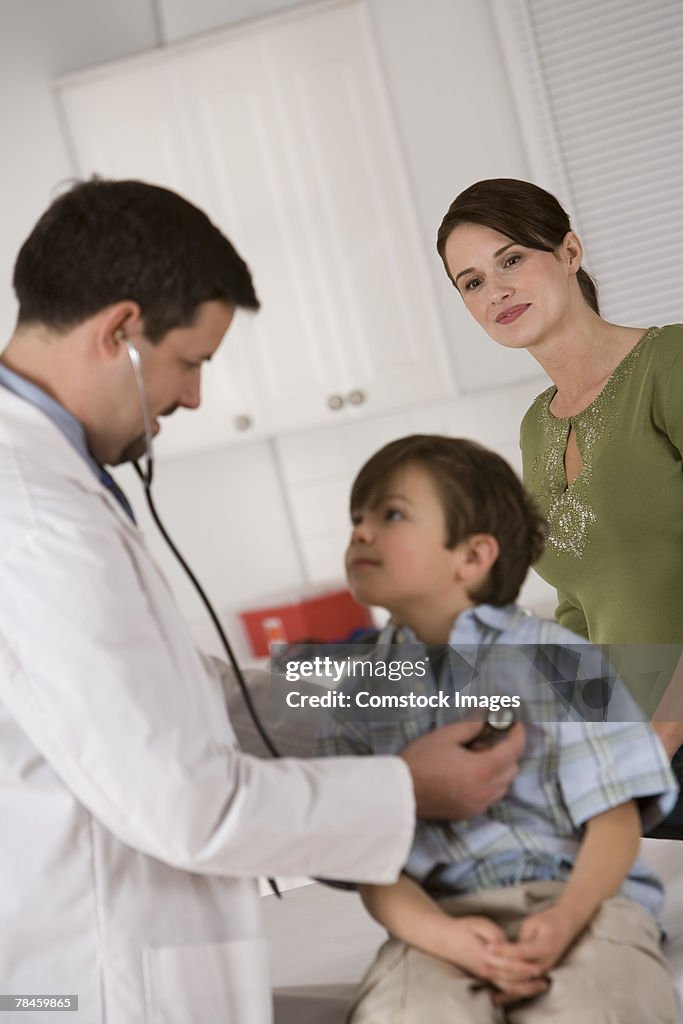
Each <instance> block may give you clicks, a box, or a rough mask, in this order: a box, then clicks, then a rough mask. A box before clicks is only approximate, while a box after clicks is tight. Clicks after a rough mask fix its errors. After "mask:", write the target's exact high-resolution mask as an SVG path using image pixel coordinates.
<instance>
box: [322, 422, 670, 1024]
mask: <svg viewBox="0 0 683 1024" xmlns="http://www.w3.org/2000/svg"><path fill="white" fill-rule="evenodd" d="M351 518H352V523H353V530H352V534H351V541H350V544H349V547H348V550H347V554H346V570H347V575H348V580H349V585H350V587H351V590H352V592H353V594H354V596H355V597H356V599H357V600H359V601H361V602H362V603H365V604H368V605H379V606H382V607H383V608H386V609H387V610H388V611H389V612H390V613H391V620H390V622H389V624H388V626H387V627H386V628H385V630H384V631H383V633H382V635H381V636H380V638H379V640H378V644H379V647H380V650H381V649H382V647H383V646H384V648H385V649H388V647H389V645H393V644H406V643H409V644H411V645H412V644H415V642H416V641H417V642H419V643H420V644H422V645H426V648H422V650H423V652H424V653H425V654H430V655H431V656H432V658H433V657H434V655H435V654H436V649H435V647H434V645H445V644H448V645H449V649H450V650H454V654H455V655H456V661H457V658H458V657H459V658H460V659H461V662H462V664H463V665H464V666H465V667H466V668H467V667H468V666H469V667H470V675H469V681H470V682H471V681H472V679H473V678H474V676H476V677H477V679H478V680H481V678H482V677H483V676H485V675H486V665H487V664H488V660H487V659H488V656H489V654H491V655H493V654H497V655H498V657H497V658H493V659H492V660H491V666H492V668H491V671H493V672H494V675H497V676H498V678H499V680H500V682H501V687H500V691H499V692H501V691H505V692H507V693H510V694H514V693H516V694H517V696H518V698H519V699H518V701H517V703H518V704H520V705H521V706H520V709H519V711H518V712H517V715H518V717H521V718H522V719H523V720H524V723H525V730H526V746H525V753H524V757H523V758H522V761H521V762H520V766H519V773H518V775H517V777H516V779H515V781H514V782H513V783H512V785H511V787H510V790H509V792H508V793H507V795H506V797H505V798H504V799H503V800H502V801H500V802H499V803H497V804H496V805H494V806H492V807H491V808H489V810H488V812H487V813H486V814H485V815H482V816H480V817H478V818H475V819H472V820H470V821H462V822H454V823H452V824H450V825H449V824H445V825H444V824H440V823H435V822H429V821H419V822H418V824H417V829H416V835H415V842H414V846H413V850H412V852H411V856H410V859H409V861H408V863H407V865H406V868H405V873H404V874H403V875H402V876H401V878H400V880H399V881H398V882H397V883H396V884H395V885H392V886H361V887H360V891H361V896H362V898H363V901H364V903H365V905H366V907H367V909H368V910H369V912H370V913H371V914H372V916H373V917H375V918H376V919H377V920H378V921H379V922H380V923H381V924H382V925H384V926H385V927H386V928H387V930H388V931H389V933H390V935H391V936H392V938H390V939H389V941H388V942H387V943H386V944H385V945H384V946H383V947H382V948H381V950H380V951H379V953H378V955H377V958H376V960H375V962H374V964H373V965H372V967H371V968H370V970H369V972H368V974H367V976H366V978H365V979H364V981H363V984H362V986H361V989H360V992H359V994H358V996H357V999H356V1001H355V1004H354V1007H353V1010H352V1012H351V1015H350V1017H349V1021H350V1022H353V1024H380V1022H382V1024H418V1022H424V1024H441V1022H442V1021H443V1024H459V1022H461V1021H462V1022H465V1021H467V1022H482V1024H483V1022H493V1021H502V1020H507V1021H508V1022H510V1024H512V1022H514V1024H532V1022H536V1021H538V1022H540V1021H544V1022H545V1021H549V1020H552V1021H553V1022H556V1024H558V1022H567V1024H568V1022H572V1024H575V1022H576V1021H577V1020H581V1022H582V1024H589V1022H596V1024H597V1022H598V1021H600V1022H607V1021H609V1022H613V1024H617V1022H618V1024H644V1022H645V1021H647V1022H648V1024H655V1022H658V1024H660V1022H661V1024H674V1022H675V1021H676V1020H677V1011H676V1006H675V1001H674V995H673V991H672V988H671V983H670V978H669V972H668V967H667V964H666V961H665V960H664V958H663V956H662V954H661V952H660V949H659V942H660V934H659V928H658V926H657V923H656V918H655V915H656V914H657V912H658V910H659V909H660V907H661V902H662V889H661V885H660V884H659V882H658V880H657V879H656V878H655V877H654V876H653V875H652V874H651V873H650V872H649V870H648V869H647V868H646V867H645V866H644V865H642V864H639V863H638V862H637V861H636V862H635V863H634V861H635V857H636V854H637V851H638V847H639V841H640V835H641V830H642V827H643V824H645V825H647V826H649V825H651V824H652V823H653V821H655V820H659V818H660V817H662V816H663V815H664V814H665V813H666V812H667V810H668V809H669V808H670V807H671V806H672V804H673V802H674V800H675V796H674V794H675V790H676V787H675V781H674V779H673V776H672V774H671V771H670V768H669V764H668V760H667V758H666V755H665V753H664V751H663V748H662V747H661V746H660V744H659V741H658V739H657V737H656V736H655V733H654V731H653V730H652V729H651V728H650V727H649V725H647V724H645V723H643V722H642V721H639V720H637V719H638V717H639V716H638V714H637V711H633V713H629V712H627V713H626V714H624V713H623V708H624V707H631V705H630V702H629V699H628V696H627V697H626V703H625V704H624V703H623V701H622V703H621V704H620V707H621V708H622V713H621V718H622V720H621V721H593V722H591V721H586V720H583V719H582V718H581V716H578V720H577V716H576V715H573V716H572V715H571V714H570V715H566V714H565V715H564V716H563V715H562V714H559V713H558V712H557V710H556V711H555V712H551V713H550V714H548V713H547V710H548V707H551V706H552V705H553V702H554V705H555V707H556V708H557V707H558V706H560V705H561V706H562V707H568V706H569V705H568V704H566V702H565V703H564V704H563V703H562V701H561V700H559V701H558V699H556V698H557V694H561V693H566V692H567V689H566V685H565V689H564V690H563V689H562V685H559V684H558V678H559V677H562V680H561V682H562V684H563V685H564V684H571V682H572V673H574V675H575V678H576V679H579V678H583V679H584V681H585V680H586V678H587V676H586V668H585V664H584V665H583V666H582V664H581V662H582V658H583V657H584V655H585V657H587V658H588V661H589V663H590V664H591V665H592V666H593V668H594V667H595V663H596V659H595V656H593V657H591V652H592V653H593V655H595V654H596V652H597V649H595V648H591V647H590V645H585V646H583V647H582V646H581V645H582V643H584V642H583V641H581V640H580V638H577V637H575V636H574V635H573V634H571V633H568V632H567V631H566V630H564V629H562V628H561V627H560V626H558V625H557V624H556V623H552V622H546V621H544V620H541V619H537V618H535V617H534V616H530V615H528V614H526V613H525V612H523V611H522V610H521V609H520V608H518V607H517V606H516V605H515V604H514V601H515V598H516V597H517V594H518V592H519V588H520V586H521V584H522V582H523V580H524V577H525V575H526V572H527V570H528V568H529V566H530V565H531V564H532V562H533V561H535V559H536V558H537V557H538V556H539V554H540V552H541V549H542V545H543V522H542V520H541V518H540V516H539V514H538V513H537V512H536V510H535V508H534V506H533V504H532V502H531V501H530V499H529V498H528V496H527V495H526V493H525V491H524V489H523V487H522V485H521V483H520V482H519V480H518V479H517V477H516V476H515V474H514V473H513V471H512V470H511V469H510V467H509V466H508V465H507V463H506V462H505V461H504V460H503V459H502V458H500V457H499V456H497V455H495V454H494V453H493V452H490V451H487V450H486V449H484V448H482V447H480V446H479V445H477V444H474V443H473V442H469V441H464V440H459V439H453V438H447V437H437V436H423V435H416V436H412V437H406V438H403V439H401V440H398V441H394V442H392V443H391V444H389V445H387V446H386V447H384V448H383V449H381V451H379V452H377V453H376V454H375V455H374V456H373V457H372V458H371V459H370V460H369V461H368V462H367V463H366V465H365V466H364V467H363V468H362V469H361V471H360V473H359V475H358V477H357V478H356V481H355V483H354V485H353V488H352V492H351ZM502 645H505V646H502ZM404 649H405V650H407V648H404ZM393 650H394V652H395V651H396V648H395V647H394V648H393ZM553 651H555V652H556V655H557V656H555V655H553V653H552V652H553ZM458 652H460V653H459V654H458ZM468 652H470V653H469V654H468ZM471 652H475V654H474V655H472V653H471ZM558 652H559V653H558ZM577 652H578V653H577ZM582 652H583V653H582ZM597 653H598V655H599V652H597ZM473 658H474V661H473ZM448 660H449V656H448V655H447V656H446V661H448ZM475 662H476V670H477V671H476V672H474V673H473V671H472V669H471V665H472V664H474V663H475ZM598 664H601V665H602V664H604V663H601V662H600V657H598ZM549 665H550V666H552V667H551V668H548V666H549ZM558 666H561V667H560V668H559V670H558ZM520 669H521V670H520ZM506 673H507V675H506ZM456 674H457V670H456ZM597 674H598V675H600V673H597ZM465 675H467V673H465ZM588 676H590V670H589V671H588ZM441 681H442V680H439V679H437V678H436V675H435V673H434V672H432V673H431V674H430V675H428V676H427V678H426V679H425V680H419V682H418V681H416V679H415V678H409V679H407V680H406V682H405V686H404V688H408V689H412V690H413V691H415V690H416V689H417V688H419V689H420V693H421V694H423V695H425V694H429V693H438V692H439V688H440V682H441ZM456 682H457V680H456ZM598 682H600V683H601V684H605V685H609V686H611V687H612V690H613V693H614V694H615V695H616V693H617V690H618V685H619V684H617V685H616V688H615V687H614V680H611V679H609V677H608V676H607V675H606V674H605V673H604V669H602V678H600V679H599V680H598ZM494 683H495V679H494ZM593 683H595V679H594V680H593ZM401 685H402V684H400V683H399V684H394V686H395V687H396V686H399V687H400V686H401ZM448 685H449V687H450V689H449V691H448V692H449V693H451V697H452V695H453V693H454V679H453V677H450V679H449V684H448ZM361 687H362V688H363V689H364V690H366V691H367V690H368V689H369V684H368V680H367V678H366V677H364V678H363V680H362V683H360V684H358V683H355V682H354V681H349V682H348V683H347V684H345V687H344V689H345V691H346V692H347V693H348V694H349V695H350V696H349V699H348V703H347V709H346V710H344V709H342V708H336V709H335V710H334V711H333V712H332V713H331V717H330V719H329V720H328V722H327V723H326V725H325V726H324V731H323V736H322V737H321V740H320V749H321V751H322V752H324V753H328V754H347V753H354V754H358V753H389V752H396V751H397V750H400V749H401V747H402V746H403V745H404V744H405V743H406V742H407V741H408V740H409V739H410V738H413V737H414V735H415V734H417V733H420V732H425V731H427V730H429V729H430V728H433V727H434V726H435V725H436V724H440V721H439V720H437V719H436V718H435V712H434V711H433V709H431V708H429V707H427V708H426V709H424V710H422V711H408V712H406V711H403V712H397V713H396V715H395V717H393V718H387V716H386V714H384V713H382V715H380V716H379V717H375V719H374V720H372V712H370V713H369V715H368V717H366V718H365V719H363V717H361V713H359V712H358V710H357V709H356V710H348V709H349V708H354V707H356V705H355V704H354V700H353V695H354V692H357V691H359V690H360V689H361ZM455 689H457V685H456V686H455ZM579 689H580V688H579ZM489 692H490V691H489ZM578 692H579V691H578V690H577V693H578ZM589 704H590V700H588V701H587V705H589ZM544 707H545V711H546V713H545V714H544V713H543V708H544ZM366 714H367V713H366ZM459 714H462V712H459ZM572 717H573V719H574V720H567V719H568V718H569V719H571V718H572ZM598 717H601V715H600V716H598ZM608 717H609V716H608ZM628 717H630V718H631V720H630V721H626V720H624V719H626V718H628ZM549 718H550V719H551V720H548V719H549ZM560 719H561V720H560ZM473 732H474V730H473ZM467 756H471V757H476V756H477V753H476V749H475V750H473V751H472V752H471V753H468V754H467ZM615 894H616V895H615ZM504 1005H505V1006H506V1009H505V1010H503V1008H502V1007H503V1006H504ZM505 1014H507V1016H505Z"/></svg>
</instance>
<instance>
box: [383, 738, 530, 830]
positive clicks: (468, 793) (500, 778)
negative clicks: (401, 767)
mask: <svg viewBox="0 0 683 1024" xmlns="http://www.w3.org/2000/svg"><path fill="white" fill-rule="evenodd" d="M480 730H481V722H455V723H454V724H452V725H444V726H442V727H441V728H440V729H435V730H434V732H429V733H425V735H424V736H420V737H419V738H418V739H416V740H413V742H412V743H409V744H408V746H407V747H404V749H403V750H402V751H401V754H400V756H401V757H402V758H403V760H404V761H405V762H406V764H407V765H408V768H409V769H410V773H411V775H412V777H413V787H414V789H415V801H416V804H417V814H418V816H419V817H421V818H440V819H445V820H450V821H453V820H458V819H464V818H473V817H476V815H478V814H482V813H483V812H484V811H485V810H486V808H487V807H489V806H490V805H491V804H493V803H495V802H496V801H497V800H500V798H501V797H502V796H503V795H504V794H505V793H506V792H507V790H508V788H509V786H510V783H511V782H512V780H513V779H514V777H515V775H516V774H517V762H518V760H519V759H520V757H521V756H522V752H523V750H524V727H523V726H522V724H521V723H519V722H518V723H517V724H516V725H513V727H512V728H511V729H510V730H509V732H508V733H507V735H506V736H505V739H503V740H500V741H499V742H498V743H497V744H496V745H495V746H493V747H489V748H487V749H485V750H466V749H465V748H464V744H465V743H469V742H470V740H473V739H474V737H475V736H476V735H477V734H478V733H479V732H480Z"/></svg>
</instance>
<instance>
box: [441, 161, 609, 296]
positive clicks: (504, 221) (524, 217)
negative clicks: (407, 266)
mask: <svg viewBox="0 0 683 1024" xmlns="http://www.w3.org/2000/svg"><path fill="white" fill-rule="evenodd" d="M460 224H481V225H482V226H483V227H486V228H491V230H492V231H499V232H500V234H501V235H506V236H507V237H508V238H511V239H512V241H513V242H516V243H517V244H518V245H524V246H526V247H527V248H528V249H541V250H543V252H555V251H556V250H557V249H559V247H560V246H561V245H562V241H563V239H564V236H565V235H566V234H567V232H568V231H571V230H572V226H571V223H570V220H569V216H568V214H567V213H566V211H565V210H564V208H563V207H562V206H561V205H560V203H559V202H558V200H557V199H556V198H555V196H553V195H551V194H550V192H546V191H545V189H543V188H539V186H538V185H533V184H532V183H531V182H530V181H520V180H519V179H517V178H488V179H487V180H485V181H478V182H476V183H475V184H474V185H470V187H469V188H466V189H465V191H464V192H461V193H460V195H459V196H457V198H455V199H454V200H453V202H452V203H451V205H450V206H449V208H448V212H447V214H446V216H445V217H444V219H443V220H442V221H441V226H440V227H439V231H438V233H437V236H436V248H437V252H438V253H439V256H440V257H441V259H442V262H443V265H444V267H445V269H446V273H447V274H448V276H449V278H450V280H451V282H452V283H453V284H454V285H455V281H454V280H453V278H452V277H451V274H450V271H449V269H448V266H447V264H446V256H445V249H446V242H447V241H448V238H449V236H450V235H451V233H452V232H453V231H454V230H455V228H457V227H458V226H459V225H460ZM576 280H577V283H578V285H579V288H580V289H581V294H582V295H583V297H584V299H585V301H586V302H587V303H588V305H589V306H590V308H591V309H592V310H593V312H595V313H598V314H599V313H600V306H599V303H598V289H597V286H596V284H595V281H594V280H593V278H592V277H591V276H590V274H589V273H588V272H587V271H586V270H584V269H583V267H581V268H580V269H579V271H578V273H577V275H576ZM456 288H457V285H456Z"/></svg>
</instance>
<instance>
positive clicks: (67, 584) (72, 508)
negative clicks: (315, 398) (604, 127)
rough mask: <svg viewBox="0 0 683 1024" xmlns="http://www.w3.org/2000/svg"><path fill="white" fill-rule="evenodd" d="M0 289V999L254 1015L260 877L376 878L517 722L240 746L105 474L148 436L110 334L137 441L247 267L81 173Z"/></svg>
mask: <svg viewBox="0 0 683 1024" xmlns="http://www.w3.org/2000/svg"><path fill="white" fill-rule="evenodd" d="M14 286H15V290H16V294H17V298H18V301H19V317H18V323H17V327H16V331H15V333H14V335H13V337H12V339H11V340H10V342H9V344H8V346H7V348H6V349H5V351H4V353H3V354H2V357H1V358H0V581H1V585H0V822H2V825H1V828H2V841H1V842H0V878H1V879H2V896H1V897H0V900H1V910H0V913H1V917H2V928H1V929H0V978H1V979H2V982H1V986H2V992H3V993H17V994H19V993H23V994H36V995H57V996H59V995H77V996H78V999H79V1011H80V1013H81V1016H80V1018H79V1019H81V1020H83V1021H87V1024H105V1022H106V1024H152V1022H155V1024H176V1022H177V1024H200V1022H201V1024H209V1022H210V1024H217V1022H224V1024H266V1022H268V1021H269V1020H270V1019H271V1011H270V996H269V986H268V966H267V953H266V949H265V947H264V939H263V937H262V931H261V922H260V915H259V904H258V898H257V891H256V888H255V884H254V881H253V879H254V877H255V876H258V875H267V874H275V873H278V874H282V875H298V874H312V875H314V874H318V875H325V876H327V877H331V878H353V879H356V880H362V881H365V882H374V883H387V882H392V881H393V880H394V879H395V878H396V877H397V875H398V873H399V871H400V869H401V867H402V865H403V863H404V861H405V859H406V856H407V853H408V850H409V848H410V844H411V841H412V837H413V823H414V814H415V809H416V806H417V812H418V813H419V814H421V815H423V816H428V817H445V818H457V817H467V816H470V815H473V814H476V813H479V812H481V811H482V810H483V809H484V808H485V807H486V806H487V805H488V804H489V803H491V802H492V801H493V800H495V799H498V798H499V797H500V796H501V795H502V794H503V792H504V791H505V790H506V788H507V786H508V784H509V782H510V780H511V779H512V777H513V776H514V774H515V770H516V759H517V757H518V756H519V755H520V753H521V747H522V742H523V740H522V735H521V727H517V729H516V730H515V731H514V732H513V735H512V736H511V737H510V738H509V739H508V740H507V741H506V742H505V743H504V744H502V745H501V746H499V747H498V748H496V749H495V750H494V751H491V752H488V753H484V754H482V753H480V754H475V753H472V752H470V751H467V750H465V749H463V747H462V745H461V744H462V743H464V742H466V741H467V740H468V739H470V738H471V736H472V735H473V734H474V732H476V730H477V728H478V726H475V725H474V724H470V725H457V726H450V727H448V728H446V729H443V730H440V731H439V732H437V733H435V734H432V735H431V736H428V737H424V738H422V739H421V740H419V741H417V742H416V743H414V744H411V745H410V746H408V747H407V748H406V749H405V751H404V752H403V754H402V756H401V757H385V758H382V757H374V758H344V759H343V763H342V762H341V761H340V760H338V759H337V760H335V759H331V760H330V759H326V760H324V761H318V760H310V761H296V760H287V759H285V760H279V761H278V760H275V761H266V760H260V759H258V758H254V757H251V756H248V755H246V754H243V753H241V752H240V751H239V749H238V748H237V744H236V741H235V738H234V733H233V731H232V729H231V727H230V723H229V721H228V719H227V716H226V711H225V705H224V700H223V693H222V689H221V684H220V681H219V679H218V678H217V677H216V675H215V674H214V672H213V671H212V669H211V667H210V665H209V664H208V662H207V661H205V660H204V659H203V658H202V656H201V654H200V653H199V652H198V651H197V650H196V648H195V647H194V645H193V643H192V640H191V636H190V634H189V632H188V629H187V627H186V626H185V624H184V622H183V621H182V619H181V617H180V615H179V613H178V611H177V609H176V606H175V604H174V601H173V597H172V595H171V593H170V592H169V589H168V587H167V585H166V582H165V580H164V579H163V577H162V575H161V573H160V572H159V570H158V569H157V567H156V566H155V564H154V563H153V561H152V560H151V558H150V556H149V554H148V552H147V550H146V548H145V544H144V541H143V538H142V536H141V534H140V532H139V531H138V529H137V527H136V526H135V523H134V521H133V519H132V514H131V512H130V508H129V506H128V504H127V501H126V499H125V496H124V495H123V494H122V493H121V492H120V491H119V490H118V489H117V487H116V485H115V484H114V482H113V480H112V478H111V477H110V476H109V474H108V473H107V471H106V470H105V469H104V466H105V465H115V464H118V463H121V462H124V461H126V460H129V459H135V458H137V457H138V456H140V455H141V453H142V452H143V451H144V430H143V413H142V410H141V406H140V400H139V395H138V390H137V387H136V381H135V376H134V373H133V369H132V366H131V361H130V358H129V347H128V344H127V343H128V342H132V343H133V344H134V345H135V347H136V348H137V350H138V351H139V353H140V359H141V369H142V376H143V378H144V381H145V387H146V391H147V394H148V400H149V405H150V409H151V417H152V429H153V432H154V433H156V432H157V431H158V430H159V429H160V422H159V417H160V416H163V415H167V414H169V413H171V412H173V410H174V409H176V408H178V407H179V406H184V407H188V408H195V407H196V406H198V405H199V380H200V371H201V367H202V364H203V363H204V362H205V361H207V360H208V359H210V358H211V356H212V355H213V353H214V352H215V351H216V349H217V347H218V345H219V344H220V342H221V339H222V338H223V335H224V334H225V332H226V330H227V329H228V327H229V325H230V322H231V319H232V316H233V312H234V310H235V308H236V307H237V306H243V307H246V308H249V309H256V308H258V300H257V298H256V295H255V293H254V290H253V286H252V282H251V278H250V275H249V271H248V269H247V267H246V265H245V264H244V263H243V261H242V260H241V259H240V257H239V256H238V255H237V253H236V252H235V250H234V249H233V247H232V246H231V245H230V243H229V242H228V241H227V239H226V238H224V237H223V235H222V234H221V233H220V232H219V231H218V229H217V228H216V227H214V226H213V225H212V224H211V223H210V221H209V220H208V219H207V218H206V216H205V215H204V214H203V213H201V212H200V211H199V210H197V209H196V208H195V207H193V206H191V205H190V204H189V203H187V202H186V201H184V200H183V199H181V198H180V197H179V196H177V195H175V194H174V193H172V192H169V191H166V190H164V189H160V188H156V187H153V186H150V185H144V184H141V183H139V182H107V181H97V180H93V181H90V182H86V183H84V184H79V185H76V186H75V187H74V188H73V189H71V191H69V192H67V193H66V194H64V195H62V196H61V197H60V198H58V199H57V200H56V201H55V202H54V203H53V204H52V206H51V207H50V208H49V209H48V210H47V212H46V213H45V214H44V216H43V217H42V218H41V220H40V221H39V222H38V224H37V225H36V227H35V228H34V230H33V232H32V233H31V235H30V236H29V238H28V240H27V241H26V242H25V244H24V246H23V247H22V249H21V252H20V254H19V257H18V260H17V263H16V268H15V274H14ZM293 938H294V939H296V936H293ZM5 1019H6V1020H7V1021H8V1024H9V1022H10V1021H14V1020H16V1021H17V1022H18V1024H31V1022H32V1021H44V1019H45V1017H44V1013H43V1012H41V1011H39V1010H35V1011H28V1012H27V1011H22V1012H21V1013H20V1014H19V1013H17V1014H16V1016H15V1014H13V1013H10V1014H8V1016H7V1017H6V1018H5V1017H3V1020H5ZM58 1019H65V1020H67V1021H71V1020H73V1019H75V1018H73V1017H71V1016H65V1015H64V1014H62V1015H60V1014H59V1012H57V1013H56V1014H55V1016H54V1017H52V1016H51V1017H50V1020H51V1021H52V1020H55V1021H56V1020H58Z"/></svg>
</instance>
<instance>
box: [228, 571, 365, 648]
mask: <svg viewBox="0 0 683 1024" xmlns="http://www.w3.org/2000/svg"><path fill="white" fill-rule="evenodd" d="M240 618H241V620H242V622H243V623H244V626H245V629H246V631H247V634H248V636H249V643H250V646H251V650H252V653H253V654H254V655H256V657H259V658H260V657H263V656H265V655H268V654H269V653H270V645H271V644H272V643H296V642H297V641H299V640H326V641H327V640H337V641H339V640H343V639H344V638H345V637H346V636H348V634H349V633H351V632H352V630H354V629H363V628H371V627H372V617H371V615H370V611H369V609H367V608H365V607H364V606H363V605H361V604H358V602H357V601H354V599H353V597H352V596H351V594H350V593H349V591H348V590H345V589H344V588H338V589H335V590H326V591H323V592H320V591H319V590H318V591H314V592H304V593H301V592H298V593H297V594H296V596H293V597H292V599H291V600H290V601H287V602H284V601H280V603H276V601H275V600H273V602H272V603H271V604H268V605H267V606H264V607H262V608H251V609H245V610H244V611H242V612H240Z"/></svg>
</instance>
